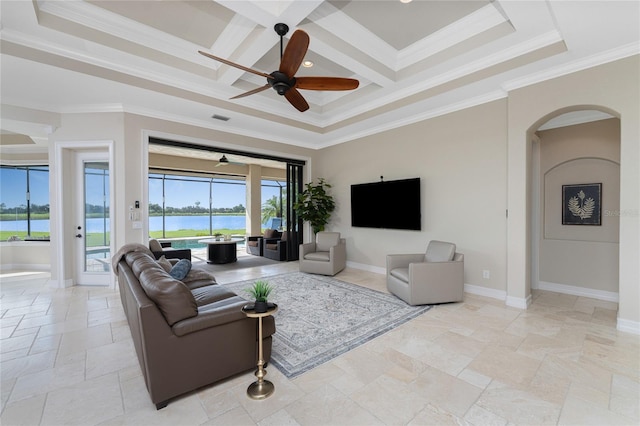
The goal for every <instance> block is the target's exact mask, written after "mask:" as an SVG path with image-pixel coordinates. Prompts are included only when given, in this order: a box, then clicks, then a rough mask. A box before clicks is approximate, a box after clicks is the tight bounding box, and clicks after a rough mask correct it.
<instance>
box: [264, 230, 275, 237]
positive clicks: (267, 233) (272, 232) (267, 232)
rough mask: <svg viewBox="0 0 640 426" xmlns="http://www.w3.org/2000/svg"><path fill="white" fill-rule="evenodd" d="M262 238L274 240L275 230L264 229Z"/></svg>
mask: <svg viewBox="0 0 640 426" xmlns="http://www.w3.org/2000/svg"><path fill="white" fill-rule="evenodd" d="M264 237H265V238H275V237H276V230H275V229H265V230H264Z"/></svg>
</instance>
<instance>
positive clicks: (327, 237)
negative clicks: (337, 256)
mask: <svg viewBox="0 0 640 426" xmlns="http://www.w3.org/2000/svg"><path fill="white" fill-rule="evenodd" d="M338 242H340V233H339V232H318V233H317V234H316V251H329V249H330V248H331V247H333V246H337V245H338Z"/></svg>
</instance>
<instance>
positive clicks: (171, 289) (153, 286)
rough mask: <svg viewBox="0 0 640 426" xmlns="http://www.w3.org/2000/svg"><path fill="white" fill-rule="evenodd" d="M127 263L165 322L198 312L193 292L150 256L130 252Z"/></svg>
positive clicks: (194, 314) (176, 320)
mask: <svg viewBox="0 0 640 426" xmlns="http://www.w3.org/2000/svg"><path fill="white" fill-rule="evenodd" d="M126 260H127V263H128V264H129V266H131V269H132V271H133V273H134V274H135V275H136V277H137V278H138V280H139V281H140V285H141V286H142V288H143V290H144V292H145V293H146V294H147V296H148V297H149V299H151V300H152V301H153V302H154V303H155V304H156V305H157V306H158V309H160V312H162V315H163V316H164V318H165V320H166V321H167V324H169V325H173V324H175V323H176V322H178V321H181V320H183V319H186V318H191V317H193V316H196V315H197V314H198V306H197V304H196V300H195V298H194V297H193V294H192V293H191V291H189V289H188V288H187V286H186V285H184V283H182V282H180V281H178V280H176V279H174V278H173V277H171V275H169V274H168V273H167V272H165V270H164V269H162V266H160V265H159V264H158V262H156V261H155V259H153V258H151V256H149V255H147V254H144V253H139V252H132V253H129V254H127V256H126Z"/></svg>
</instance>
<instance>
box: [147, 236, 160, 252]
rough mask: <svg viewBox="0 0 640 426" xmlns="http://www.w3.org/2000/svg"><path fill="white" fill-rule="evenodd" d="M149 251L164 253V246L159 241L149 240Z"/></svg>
mask: <svg viewBox="0 0 640 426" xmlns="http://www.w3.org/2000/svg"><path fill="white" fill-rule="evenodd" d="M149 250H151V251H156V252H157V251H159V252H161V251H162V244H160V242H159V241H158V240H156V239H155V238H152V239H150V240H149Z"/></svg>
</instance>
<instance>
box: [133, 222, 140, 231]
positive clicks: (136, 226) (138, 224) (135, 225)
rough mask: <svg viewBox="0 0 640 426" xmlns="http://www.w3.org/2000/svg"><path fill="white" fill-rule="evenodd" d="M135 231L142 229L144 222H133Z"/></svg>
mask: <svg viewBox="0 0 640 426" xmlns="http://www.w3.org/2000/svg"><path fill="white" fill-rule="evenodd" d="M133 229H142V222H133Z"/></svg>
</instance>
